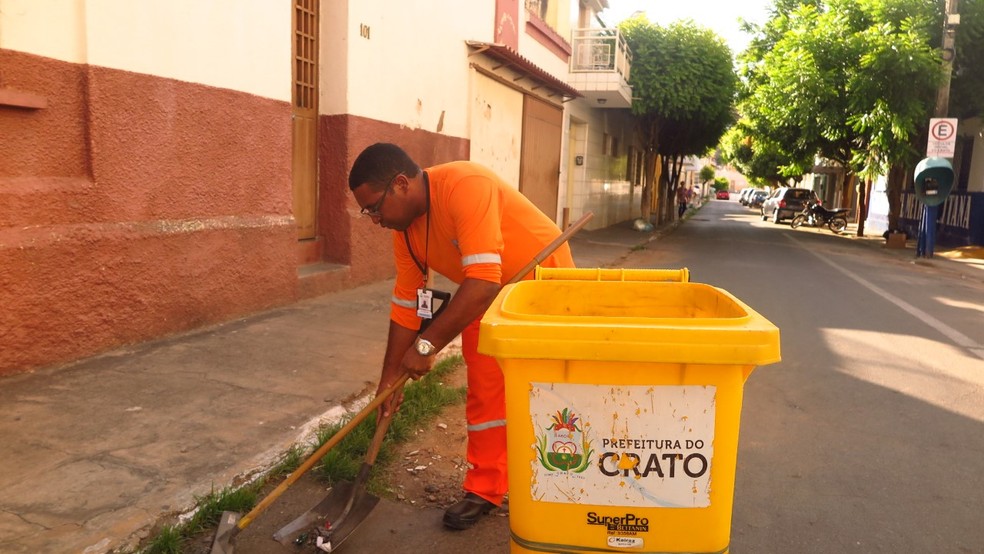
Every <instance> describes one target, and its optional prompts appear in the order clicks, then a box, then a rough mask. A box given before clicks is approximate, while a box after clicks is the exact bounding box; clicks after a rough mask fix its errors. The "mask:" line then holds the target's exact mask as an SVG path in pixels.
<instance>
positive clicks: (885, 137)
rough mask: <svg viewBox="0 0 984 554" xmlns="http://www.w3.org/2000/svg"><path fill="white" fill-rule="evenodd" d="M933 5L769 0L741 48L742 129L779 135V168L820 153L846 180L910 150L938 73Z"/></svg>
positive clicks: (911, 0)
mask: <svg viewBox="0 0 984 554" xmlns="http://www.w3.org/2000/svg"><path fill="white" fill-rule="evenodd" d="M934 10H935V6H934V5H932V4H929V3H927V2H924V1H922V0H828V1H827V2H820V1H811V2H802V3H799V2H793V1H789V0H786V1H783V2H777V4H776V6H775V12H774V16H773V18H772V20H770V22H769V23H767V24H766V25H765V26H764V27H763V30H762V33H761V35H760V36H759V38H758V39H757V40H756V41H754V42H753V44H752V47H751V48H750V49H749V51H748V52H746V56H745V57H744V58H743V63H744V68H745V69H744V71H743V76H744V77H745V82H746V83H747V86H748V88H747V89H746V91H745V93H744V95H743V102H742V109H743V114H744V115H745V116H746V117H747V118H748V119H749V120H750V122H751V124H750V125H748V126H747V129H750V130H751V131H753V132H757V133H764V135H763V134H757V133H756V134H753V135H752V136H753V138H756V139H758V141H761V142H762V143H763V144H765V145H778V152H777V153H778V154H779V156H778V157H779V160H780V161H784V162H786V163H787V165H785V166H783V167H780V168H778V173H780V174H783V175H790V174H794V173H797V172H799V173H803V172H806V171H809V169H810V167H811V166H812V158H813V156H814V155H819V156H821V157H823V158H826V159H828V160H832V161H834V162H837V163H838V164H840V165H841V166H842V167H844V168H845V170H846V174H845V181H844V183H845V186H846V184H847V183H850V182H851V181H852V180H853V175H854V174H860V175H862V176H866V177H867V178H868V179H869V183H870V177H871V176H872V175H876V174H881V173H884V172H887V171H888V169H889V168H890V167H891V166H892V165H894V164H897V163H899V162H900V161H905V160H906V159H907V158H909V157H911V154H912V141H913V137H914V136H916V135H917V134H918V130H919V127H920V125H923V124H924V123H925V122H926V121H927V120H928V116H929V108H930V105H929V104H927V102H926V100H927V98H928V97H931V96H933V93H934V92H935V86H936V84H937V83H938V82H939V59H938V57H937V56H936V53H935V52H934V50H933V48H932V47H930V46H929V41H928V37H929V28H930V25H931V23H932V21H933V16H934ZM758 141H756V143H758ZM860 191H861V194H860V195H859V204H858V207H859V212H860V213H859V218H860V220H861V221H863V218H864V215H865V211H866V205H867V203H866V201H865V199H866V196H865V189H864V188H861V190H860ZM859 234H863V226H862V227H859Z"/></svg>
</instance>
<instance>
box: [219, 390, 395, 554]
mask: <svg viewBox="0 0 984 554" xmlns="http://www.w3.org/2000/svg"><path fill="white" fill-rule="evenodd" d="M408 378H409V376H408V375H403V376H401V377H400V378H399V379H397V380H396V382H395V383H393V384H392V385H390V386H389V387H388V388H386V389H385V390H383V391H382V392H380V393H379V394H377V395H376V397H375V398H373V399H372V401H371V402H369V403H368V404H366V407H365V408H362V410H361V411H360V412H359V413H357V414H355V416H354V417H352V419H351V420H349V422H348V423H346V424H345V425H344V426H343V427H342V428H341V429H339V430H338V431H337V432H336V433H335V434H334V435H333V436H332V437H331V438H330V439H328V441H326V442H325V443H324V444H323V445H321V447H320V448H318V449H317V450H316V451H315V452H314V453H313V454H311V456H310V457H308V459H307V460H305V461H304V463H303V464H301V465H300V466H298V468H297V469H295V470H294V472H293V473H291V474H290V476H288V477H287V478H286V479H284V481H283V482H282V483H280V485H278V486H277V488H275V489H273V491H271V492H270V494H268V495H267V496H266V497H265V498H264V499H263V500H261V501H260V503H259V504H257V505H256V507H255V508H253V509H252V510H250V512H249V513H248V514H246V515H245V516H240V514H239V513H238V512H228V511H227V512H222V517H221V519H220V520H219V528H218V530H216V532H215V538H214V539H213V540H212V550H211V551H210V553H211V554H232V552H233V548H234V546H233V539H234V538H235V537H236V535H238V534H239V533H240V532H241V531H242V530H243V529H245V528H246V527H247V526H249V524H250V523H252V522H253V520H254V519H256V518H257V517H258V516H259V515H260V514H262V513H263V512H265V511H266V509H267V508H268V507H269V506H270V504H272V503H273V501H274V500H276V499H277V498H279V497H280V495H281V494H283V493H284V491H286V490H287V488H288V487H290V486H291V485H293V484H294V482H295V481H297V480H298V479H300V478H301V476H302V475H304V474H305V473H307V471H308V470H309V469H311V468H312V467H314V465H315V464H317V463H318V460H320V459H321V458H323V457H324V456H325V454H327V453H328V451H329V450H331V449H332V448H334V447H335V445H337V444H338V443H339V442H341V440H342V439H343V438H345V436H346V435H348V434H349V433H350V432H352V430H353V429H355V428H356V427H358V425H359V424H360V423H362V420H364V419H365V418H366V417H368V416H369V414H371V413H372V412H373V411H374V410H376V408H378V407H379V405H380V404H382V403H383V402H385V401H386V399H387V398H389V397H390V396H392V395H393V393H395V392H396V391H398V390H400V389H401V388H403V384H404V383H406V381H407V379H408ZM388 425H389V421H385V422H380V425H379V426H377V430H376V435H377V436H379V437H381V436H382V434H381V433H380V432H379V428H380V427H381V428H383V432H384V433H385V428H386V426H388ZM379 442H380V443H381V442H382V439H381V438H380V441H379ZM373 444H376V438H375V437H374V438H373ZM370 448H371V447H370ZM378 450H379V447H378V445H377V446H376V451H377V452H378ZM373 458H375V456H373ZM360 475H361V472H360Z"/></svg>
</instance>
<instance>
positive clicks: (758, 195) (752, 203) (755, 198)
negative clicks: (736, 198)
mask: <svg viewBox="0 0 984 554" xmlns="http://www.w3.org/2000/svg"><path fill="white" fill-rule="evenodd" d="M768 197H769V191H767V190H763V189H756V190H755V192H753V193H752V194H749V195H748V200H747V201H746V202H745V205H746V206H748V207H749V208H761V207H762V203H763V202H765V199H766V198H768Z"/></svg>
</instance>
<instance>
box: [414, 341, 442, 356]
mask: <svg viewBox="0 0 984 554" xmlns="http://www.w3.org/2000/svg"><path fill="white" fill-rule="evenodd" d="M413 347H414V348H415V349H416V350H417V354H420V355H421V356H430V355H431V354H433V353H434V352H435V351H436V350H437V348H435V347H434V343H432V342H431V341H429V340H427V339H425V338H423V337H417V342H415V343H414V345H413Z"/></svg>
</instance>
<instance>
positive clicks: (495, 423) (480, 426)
mask: <svg viewBox="0 0 984 554" xmlns="http://www.w3.org/2000/svg"><path fill="white" fill-rule="evenodd" d="M505 426H506V420H504V419H493V420H492V421H486V422H485V423H476V424H475V425H469V426H468V432H469V433H470V432H472V431H484V430H486V429H492V428H493V427H505Z"/></svg>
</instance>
